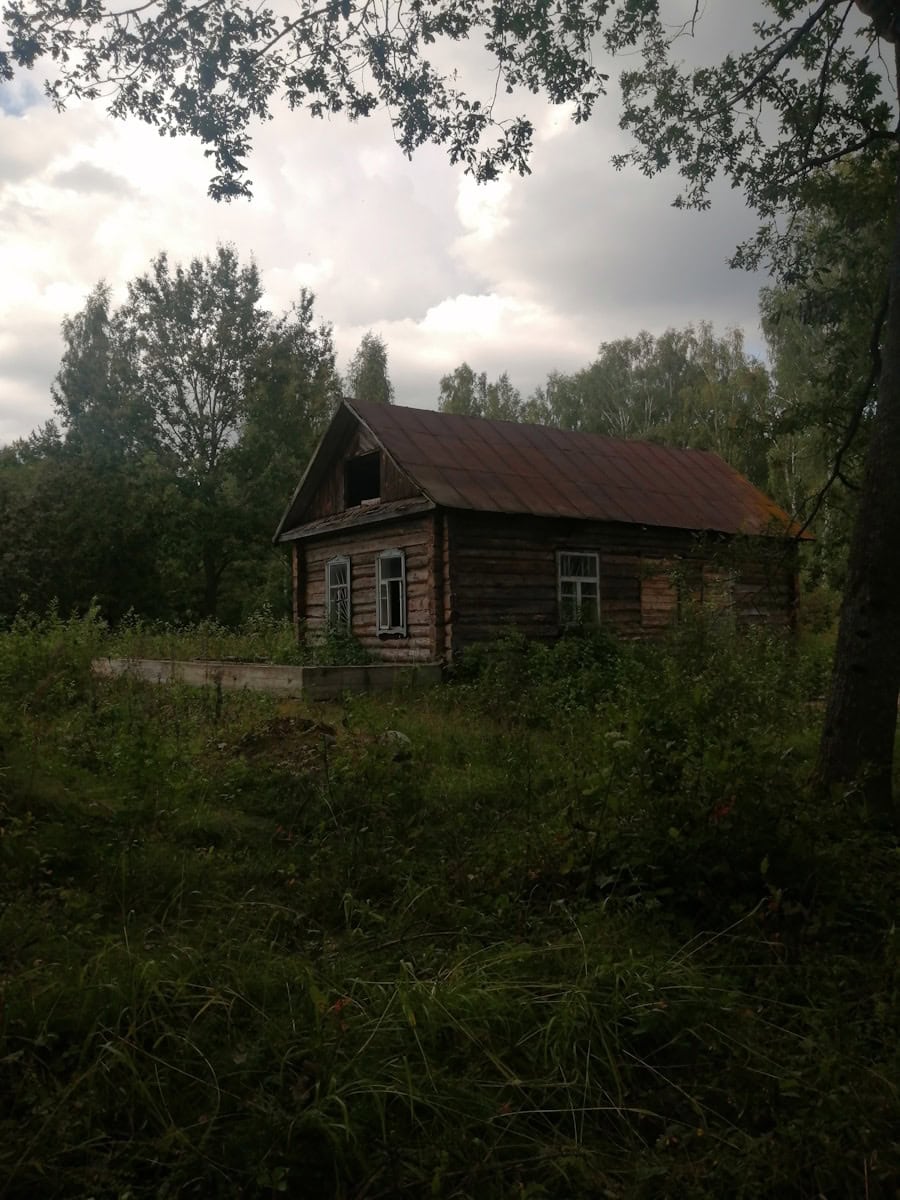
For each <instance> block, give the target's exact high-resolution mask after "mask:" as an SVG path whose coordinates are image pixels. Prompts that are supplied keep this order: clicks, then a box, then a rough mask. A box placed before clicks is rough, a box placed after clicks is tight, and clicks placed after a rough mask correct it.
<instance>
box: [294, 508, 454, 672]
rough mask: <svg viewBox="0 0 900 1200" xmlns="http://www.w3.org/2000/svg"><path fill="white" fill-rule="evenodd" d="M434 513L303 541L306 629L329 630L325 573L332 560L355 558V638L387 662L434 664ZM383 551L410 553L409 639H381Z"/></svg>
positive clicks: (352, 575)
mask: <svg viewBox="0 0 900 1200" xmlns="http://www.w3.org/2000/svg"><path fill="white" fill-rule="evenodd" d="M434 546H435V534H434V514H433V513H431V512H429V513H426V514H424V515H423V516H421V517H416V518H408V519H406V520H404V521H391V522H385V523H384V524H381V525H375V526H368V527H364V528H361V529H356V530H354V529H344V530H341V531H340V532H337V533H333V534H330V535H327V536H323V537H321V538H310V539H308V540H306V541H304V542H302V543H299V554H300V556H301V558H302V560H303V563H302V570H301V578H302V580H303V608H304V612H305V623H306V629H307V630H308V631H310V632H315V631H320V630H322V629H324V627H325V623H326V615H325V587H326V583H325V575H326V567H327V564H328V562H329V560H330V559H332V558H337V557H340V556H343V557H346V558H349V559H350V620H351V629H352V632H353V635H354V637H355V638H356V639H357V640H358V641H359V643H360V645H362V646H363V647H364V648H365V649H366V650H368V651H369V653H370V654H372V655H373V657H375V658H378V659H380V660H382V661H383V662H398V663H400V662H431V661H433V660H434V659H435V658H436V657H438V653H437V650H436V646H435V600H436V597H435V588H434V554H435V549H434ZM383 550H402V551H403V552H404V554H405V555H406V630H407V636H406V637H400V636H397V635H395V634H393V635H388V634H384V635H381V636H379V634H378V633H377V632H376V630H377V620H376V615H377V614H376V594H375V593H376V586H377V577H376V565H375V564H376V560H377V558H378V555H379V554H380V553H381V552H382V551H383Z"/></svg>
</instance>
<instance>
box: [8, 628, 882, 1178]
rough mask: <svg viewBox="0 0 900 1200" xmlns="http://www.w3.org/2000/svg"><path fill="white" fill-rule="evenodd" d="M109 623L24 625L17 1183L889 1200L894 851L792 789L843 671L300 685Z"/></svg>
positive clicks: (15, 772) (528, 673) (641, 652)
mask: <svg viewBox="0 0 900 1200" xmlns="http://www.w3.org/2000/svg"><path fill="white" fill-rule="evenodd" d="M106 639H107V635H106V634H105V632H104V631H103V630H102V628H100V627H99V626H98V624H97V623H96V622H95V621H94V620H92V619H90V618H88V619H85V620H82V621H69V622H65V621H60V620H57V619H54V618H49V619H47V620H43V621H37V620H32V621H28V620H23V621H20V622H19V623H18V624H17V625H16V626H15V627H14V628H13V629H12V630H11V631H9V632H7V633H6V634H3V635H0V955H2V960H0V1197H3V1198H6V1197H17V1198H18V1197H29V1198H31V1197H36V1196H40V1197H95V1198H96V1200H100V1198H104V1200H105V1198H107V1197H116V1198H118V1200H126V1198H129V1200H137V1198H139V1197H140V1198H144V1197H181V1196H198V1197H201V1196H203V1197H206V1196H221V1197H235V1196H241V1197H268V1196H274V1195H278V1194H281V1195H287V1196H297V1197H314V1198H319V1197H322V1198H328V1197H345V1198H347V1200H349V1198H351V1197H352V1198H357V1200H363V1198H365V1200H375V1198H378V1197H385V1198H386V1197H393V1196H410V1197H419V1196H424V1197H429V1196H430V1197H447V1198H449V1197H485V1198H487V1200H491V1198H495V1197H496V1198H501V1197H503V1198H506V1197H509V1198H513V1197H515V1198H521V1197H561V1198H562V1197H573V1198H580V1197H584V1198H588V1197H591V1198H593V1197H608V1198H623V1200H624V1198H629V1200H630V1198H645V1197H646V1198H651V1197H654V1198H655V1197H672V1198H676V1197H677V1198H679V1200H680V1198H692V1197H698V1198H699V1197H709V1198H713V1197H715V1198H721V1197H736V1198H740V1197H746V1198H749V1197H797V1198H801V1197H803V1198H806V1197H809V1198H810V1200H812V1198H813V1197H822V1196H824V1197H828V1198H832V1197H835V1198H837V1197H846V1196H858V1197H860V1198H863V1197H866V1198H869V1197H871V1198H873V1200H874V1198H876V1197H884V1198H887V1197H895V1196H896V1195H897V1188H898V1182H900V1150H898V1143H897V1129H898V1116H900V1105H898V1080H900V1061H898V1058H900V1055H898V1049H897V1047H898V1032H900V1030H898V1024H900V1016H898V970H897V948H896V934H895V931H894V921H895V919H896V915H897V911H898V907H897V899H898V896H897V883H898V865H900V863H898V849H897V843H896V840H895V839H892V838H889V837H886V836H884V835H879V834H877V833H875V832H873V831H872V830H871V829H870V828H869V827H868V825H867V822H866V815H865V813H864V812H863V811H862V809H861V805H860V803H859V801H858V798H857V797H856V796H855V795H854V794H853V792H852V791H849V792H848V793H847V794H845V795H835V796H833V797H832V798H831V799H830V800H829V802H827V803H823V802H821V801H819V800H816V799H814V798H813V797H812V795H811V794H810V792H809V790H808V788H807V784H806V779H807V776H808V774H809V769H810V765H811V762H812V754H813V752H814V747H815V735H816V723H817V721H818V720H819V719H820V710H819V706H818V704H817V699H818V697H819V696H820V695H821V691H822V687H823V667H822V656H821V654H818V653H815V652H810V653H803V654H798V653H797V652H796V651H794V650H792V649H790V648H788V647H785V646H782V645H780V644H778V643H777V642H772V641H768V640H766V639H765V638H762V637H758V638H746V639H740V640H738V639H734V638H729V637H725V636H721V635H717V633H716V631H715V630H714V629H713V630H711V629H709V628H707V627H705V626H704V624H703V622H702V621H696V622H692V623H689V624H688V625H687V626H686V627H685V628H684V629H682V630H681V631H679V633H678V634H677V636H675V637H673V639H672V640H671V641H670V643H669V644H667V645H666V646H665V647H663V648H660V647H653V648H641V647H617V646H615V645H614V644H613V643H610V642H607V641H603V640H596V641H595V640H590V639H578V638H575V639H572V640H570V641H568V642H564V643H562V644H561V645H560V646H559V647H557V648H556V649H555V650H552V651H551V650H546V649H541V648H536V647H531V648H529V647H527V646H525V645H523V644H521V643H518V642H516V641H515V640H514V639H509V640H508V641H506V642H505V643H503V644H502V645H500V646H498V647H496V648H494V650H493V651H492V652H490V653H486V654H484V655H482V656H481V657H480V659H479V661H477V662H474V663H471V664H470V670H469V673H468V675H467V676H466V677H463V678H458V679H456V680H455V681H454V682H453V683H452V684H450V685H449V686H446V687H444V688H441V689H437V690H436V691H434V692H431V693H427V694H421V695H415V696H408V697H403V696H397V697H395V698H394V699H392V700H377V701H376V700H367V699H357V700H353V701H349V702H348V703H346V704H345V705H344V706H341V707H338V706H315V707H312V706H307V705H303V704H300V703H295V702H281V703H279V702H277V701H274V700H272V699H270V698H267V697H262V696H251V695H248V694H242V693H227V692H226V693H219V694H216V692H215V691H214V690H213V689H206V690H190V689H181V688H178V687H174V686H173V687H152V686H145V685H140V684H136V683H133V682H129V681H128V680H116V681H98V680H93V679H92V677H91V675H90V671H89V662H90V658H91V656H92V654H94V653H96V652H97V650H98V649H99V648H101V647H105V646H107V645H108V644H109V643H108V641H107V640H106ZM185 644H186V645H187V642H185ZM119 645H120V646H121V642H120V643H119ZM398 733H399V734H402V735H404V736H403V737H399V736H397V734H398ZM407 739H408V740H407Z"/></svg>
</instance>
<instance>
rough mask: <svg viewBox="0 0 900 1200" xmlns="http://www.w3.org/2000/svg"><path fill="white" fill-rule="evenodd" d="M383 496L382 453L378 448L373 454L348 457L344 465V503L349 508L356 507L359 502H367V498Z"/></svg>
mask: <svg viewBox="0 0 900 1200" xmlns="http://www.w3.org/2000/svg"><path fill="white" fill-rule="evenodd" d="M380 496H381V455H380V454H379V452H378V451H377V450H376V451H375V452H374V453H373V454H360V455H359V457H358V458H348V459H347V462H346V464H345V466H344V504H345V507H347V508H355V507H356V505H357V504H365V502H366V501H367V500H377V499H378V498H379V497H380Z"/></svg>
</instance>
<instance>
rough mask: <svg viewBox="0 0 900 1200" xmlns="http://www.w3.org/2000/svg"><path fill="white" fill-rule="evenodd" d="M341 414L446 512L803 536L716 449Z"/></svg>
mask: <svg viewBox="0 0 900 1200" xmlns="http://www.w3.org/2000/svg"><path fill="white" fill-rule="evenodd" d="M342 409H347V410H349V411H350V412H351V413H353V414H355V415H356V416H358V417H359V419H360V420H361V421H362V422H363V423H364V424H365V425H366V426H367V427H368V428H369V429H370V430H371V432H372V433H373V434H374V435H375V437H376V438H377V439H378V441H379V442H381V444H382V446H383V447H384V449H385V450H386V451H387V452H388V454H389V455H390V456H391V458H392V459H393V460H394V462H395V463H396V464H397V466H398V467H400V468H401V470H403V471H405V472H406V474H407V475H408V476H409V477H410V478H411V479H412V480H413V482H414V483H415V484H416V485H417V486H418V487H419V488H421V490H422V491H423V492H424V493H425V495H426V496H427V497H428V498H429V499H431V500H432V501H433V502H434V503H435V504H437V505H441V506H443V507H446V508H465V509H475V510H478V511H481V512H499V513H530V514H532V515H534V516H541V517H569V518H576V519H582V520H590V521H619V522H626V523H628V524H635V525H661V526H666V527H669V528H674V529H691V530H709V531H713V532H717V533H747V534H768V533H780V534H784V533H796V532H797V528H796V526H795V525H794V523H793V522H792V520H791V518H790V517H789V516H788V514H787V513H786V512H784V510H783V509H781V508H779V507H778V505H777V504H775V502H774V501H773V500H770V499H769V497H768V496H766V495H765V494H764V493H763V492H761V491H760V490H759V489H758V488H756V487H754V486H753V484H752V483H750V481H749V480H747V479H745V478H744V477H743V475H740V474H739V473H738V472H737V471H735V470H734V469H733V468H732V467H730V466H728V464H727V463H726V462H724V460H723V459H721V458H719V456H718V455H717V454H713V453H711V452H710V451H707V450H680V449H677V448H675V447H673V446H660V445H657V444H656V443H652V442H632V441H625V440H622V439H619V438H608V437H602V436H601V435H600V434H596V433H581V432H572V431H569V430H562V429H552V428H548V427H544V426H541V425H523V424H518V423H516V422H514V421H489V420H486V419H483V418H481V417H464V416H459V415H457V414H455V413H441V412H435V411H433V410H430V409H424V408H402V407H400V406H398V405H387V404H371V403H365V402H363V401H359V400H352V401H344V404H343V405H342ZM339 412H340V410H339Z"/></svg>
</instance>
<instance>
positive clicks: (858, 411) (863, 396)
mask: <svg viewBox="0 0 900 1200" xmlns="http://www.w3.org/2000/svg"><path fill="white" fill-rule="evenodd" d="M890 298H891V288H890V284H888V285H887V286H886V287H885V289H884V295H883V296H882V298H881V304H880V305H879V308H878V312H877V313H876V314H875V323H874V325H873V327H872V338H871V341H870V342H869V353H870V355H871V358H872V366H871V368H870V370H869V375H868V378H867V379H866V383H865V386H864V387H863V389H862V391H861V392H860V395H859V399H858V400H857V402H856V407H855V408H854V410H853V414H852V416H851V417H850V423H849V425H848V426H847V432H846V433H845V434H844V440H843V441H842V442H841V444H840V446H839V447H838V451H837V454H835V456H834V464H833V466H832V468H831V473H830V475H829V476H828V478H827V479H826V480H825V483H824V484H823V485H822V487H821V488H820V489H819V491H818V492H817V494H816V498H815V501H814V503H813V507H812V512H811V513H810V514H809V516H808V517H807V518H806V520H805V521H804V522H803V524H802V525H801V526H800V528H799V529H798V530H797V532H796V533H795V534H794V538H795V540H799V539H800V538H801V537H802V536H803V535H804V533H806V531H807V529H809V527H810V525H811V524H812V523H813V521H814V520H815V519H816V517H817V516H818V513H819V510H820V509H821V507H822V505H823V504H824V502H825V497H826V496H827V495H828V493H829V491H830V490H831V488H832V486H833V485H834V483H835V480H838V479H839V480H840V481H841V482H842V483H844V484H846V485H847V486H848V487H851V486H852V485H851V484H849V483H847V480H846V479H845V478H844V476H843V473H842V470H841V468H842V466H843V462H844V456H845V455H846V454H847V452H848V450H849V449H850V447H851V446H852V444H853V440H854V438H855V437H856V435H857V433H858V432H859V426H860V422H861V421H862V416H863V413H864V412H865V411H866V404H867V403H868V401H869V396H870V395H871V394H872V389H873V388H874V386H875V384H876V383H877V382H878V377H879V375H880V374H881V331H882V329H883V328H884V322H885V319H886V317H887V311H888V303H889V302H890Z"/></svg>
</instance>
